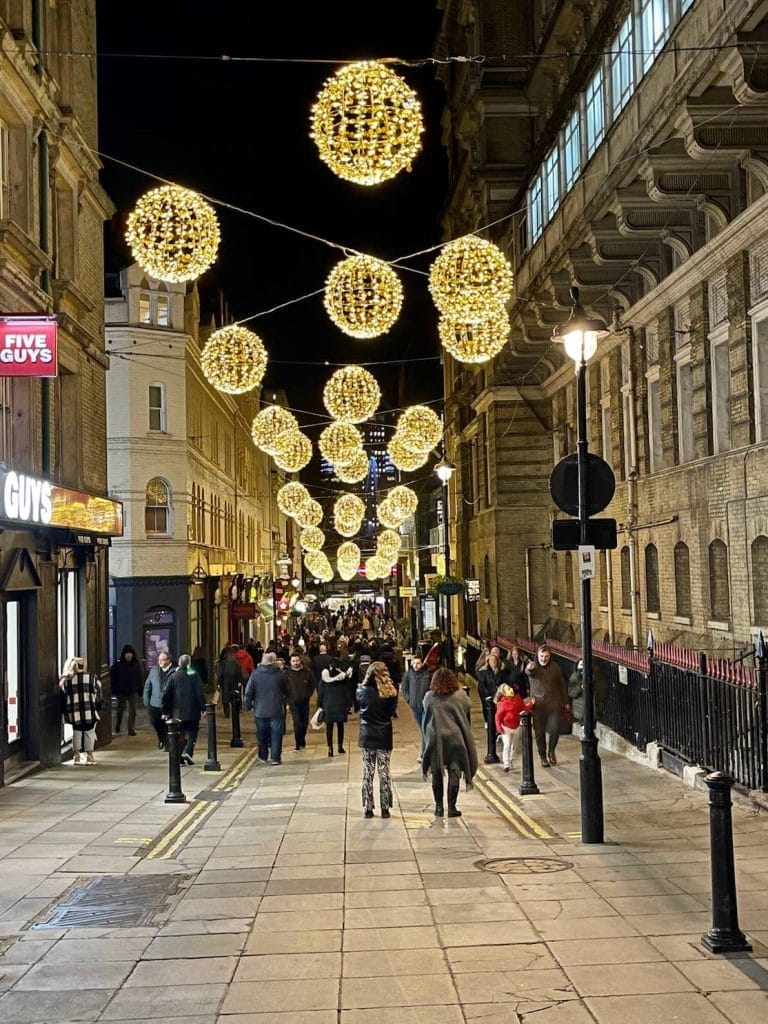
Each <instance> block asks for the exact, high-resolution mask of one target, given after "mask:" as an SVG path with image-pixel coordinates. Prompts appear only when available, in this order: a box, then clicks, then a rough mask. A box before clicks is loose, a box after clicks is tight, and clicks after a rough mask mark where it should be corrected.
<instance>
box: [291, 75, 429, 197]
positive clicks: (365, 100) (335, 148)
mask: <svg viewBox="0 0 768 1024" xmlns="http://www.w3.org/2000/svg"><path fill="white" fill-rule="evenodd" d="M423 131H424V122H423V120H422V116H421V104H420V103H419V100H418V97H417V96H416V93H415V92H414V91H413V89H411V88H410V87H409V86H408V85H407V84H406V82H405V81H404V80H403V79H402V78H400V76H399V75H396V74H395V72H394V71H391V70H390V69H389V68H388V67H386V66H385V65H384V64H381V63H379V62H378V61H359V62H357V63H355V64H347V65H346V66H345V67H341V68H339V70H338V71H337V72H336V73H335V74H334V75H333V77H332V78H329V79H327V80H326V82H325V84H324V85H323V88H322V90H321V91H320V93H319V94H318V97H317V100H316V102H315V105H314V107H313V108H312V118H311V132H310V135H311V137H312V139H313V140H314V142H315V145H316V146H317V149H318V152H319V154H320V159H321V160H322V161H323V162H324V163H326V164H327V165H328V167H330V169H331V170H332V171H333V173H334V174H336V175H338V177H339V178H343V179H344V180H345V181H352V182H354V183H355V184H356V185H378V184H380V182H382V181H388V180H389V179H390V178H394V177H395V175H396V174H398V173H399V172H400V171H402V170H403V169H405V170H410V169H411V162H412V160H413V158H414V157H415V156H416V154H417V153H418V152H419V150H420V149H421V134H422V132H423Z"/></svg>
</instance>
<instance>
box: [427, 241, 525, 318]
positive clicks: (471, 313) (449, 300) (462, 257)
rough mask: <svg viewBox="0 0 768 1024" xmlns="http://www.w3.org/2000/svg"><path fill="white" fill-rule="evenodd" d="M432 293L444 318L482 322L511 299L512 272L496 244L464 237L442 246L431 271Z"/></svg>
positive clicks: (430, 288) (430, 284)
mask: <svg viewBox="0 0 768 1024" xmlns="http://www.w3.org/2000/svg"><path fill="white" fill-rule="evenodd" d="M429 290H430V292H431V293H432V298H433V300H434V303H435V305H436V306H437V308H438V309H439V310H440V312H441V313H442V314H443V315H444V316H449V317H454V318H456V319H459V320H465V321H467V322H468V323H469V322H472V323H479V322H480V321H482V320H487V319H488V318H489V317H490V316H492V315H493V314H494V313H498V311H499V310H500V309H502V308H503V306H504V304H505V303H506V302H508V301H509V300H510V298H511V297H512V269H511V267H510V265H509V261H508V260H507V258H506V256H505V255H504V253H503V252H502V251H501V249H500V248H499V247H498V246H497V245H494V244H493V242H488V241H486V240H485V239H484V238H478V237H477V236H476V235H465V236H464V237H463V238H457V239H456V241H455V242H449V243H448V244H447V245H444V246H443V249H442V252H441V253H440V255H439V256H438V257H437V259H436V260H435V262H434V263H433V264H432V267H431V269H430V272H429Z"/></svg>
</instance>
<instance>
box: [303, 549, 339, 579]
mask: <svg viewBox="0 0 768 1024" xmlns="http://www.w3.org/2000/svg"><path fill="white" fill-rule="evenodd" d="M304 565H305V566H306V567H307V569H309V571H310V572H311V573H312V575H313V576H315V577H317V579H319V580H320V581H321V582H322V583H330V581H331V580H332V579H333V568H332V567H331V563H330V562H329V561H328V556H327V555H326V554H325V553H324V552H323V551H307V552H306V554H305V555H304Z"/></svg>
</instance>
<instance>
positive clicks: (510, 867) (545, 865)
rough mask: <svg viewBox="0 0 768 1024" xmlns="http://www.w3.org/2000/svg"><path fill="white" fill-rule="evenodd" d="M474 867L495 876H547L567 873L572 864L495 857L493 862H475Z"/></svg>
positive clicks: (560, 861) (553, 860) (539, 858)
mask: <svg viewBox="0 0 768 1024" xmlns="http://www.w3.org/2000/svg"><path fill="white" fill-rule="evenodd" d="M475 867H476V868H479V869H480V870H481V871H490V872H492V873H493V874H495V875H547V874H554V872H556V871H568V869H569V868H572V867H573V864H571V863H570V861H567V860H560V858H559V857H497V858H496V859H494V860H477V861H475Z"/></svg>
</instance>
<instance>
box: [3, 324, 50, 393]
mask: <svg viewBox="0 0 768 1024" xmlns="http://www.w3.org/2000/svg"><path fill="white" fill-rule="evenodd" d="M56 326H57V325H56V318H55V317H52V316H44V315H37V314H35V313H26V314H22V315H17V316H0V377H55V376H57V374H58V361H57V348H56Z"/></svg>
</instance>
